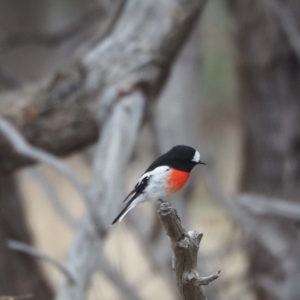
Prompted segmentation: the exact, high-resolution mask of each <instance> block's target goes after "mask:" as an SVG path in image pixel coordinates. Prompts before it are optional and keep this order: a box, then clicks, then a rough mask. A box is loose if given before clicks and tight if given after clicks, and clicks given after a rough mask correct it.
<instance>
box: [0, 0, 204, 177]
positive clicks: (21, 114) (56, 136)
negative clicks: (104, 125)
mask: <svg viewBox="0 0 300 300" xmlns="http://www.w3.org/2000/svg"><path fill="white" fill-rule="evenodd" d="M204 2H205V1H198V0H190V1H185V2H180V1H179V2H177V1H175V0H174V1H166V0H162V1H158V0H157V1H152V2H151V1H143V2H140V1H137V2H135V1H133V0H131V1H127V2H126V5H125V7H124V10H123V13H122V14H120V18H119V20H118V22H117V23H116V26H115V29H114V30H113V31H112V33H111V34H110V35H109V36H108V37H107V38H106V39H104V40H103V42H101V43H100V44H97V45H96V46H94V47H93V48H92V49H90V51H88V52H87V53H86V54H85V55H83V57H82V58H81V59H80V60H78V61H77V62H76V63H74V64H73V65H71V66H68V67H67V68H65V69H63V70H61V71H59V72H57V73H56V74H55V75H54V76H52V77H50V78H48V79H47V80H45V81H43V82H40V83H37V84H33V85H31V86H26V87H24V88H22V89H20V90H18V91H15V92H11V93H7V94H2V97H1V102H0V110H1V114H2V116H5V117H7V118H8V119H10V120H11V122H12V123H13V124H14V125H15V126H16V127H17V128H18V129H19V130H20V131H21V133H22V134H23V135H24V137H25V138H26V140H28V142H30V143H32V144H34V145H35V146H37V147H39V148H42V149H45V150H47V151H49V152H51V153H53V154H56V155H65V154H69V153H70V152H72V151H75V150H78V149H80V148H82V147H83V146H86V145H88V144H90V143H92V142H95V140H96V139H97V138H98V132H99V127H98V124H99V122H100V123H101V121H103V119H104V117H105V116H106V115H107V113H109V111H110V110H111V108H112V106H113V104H114V103H115V102H116V101H117V100H118V98H119V97H120V96H121V95H126V94H129V93H130V92H131V91H132V90H133V89H134V88H135V87H137V86H139V87H140V88H142V89H143V91H144V92H145V93H146V94H147V95H148V97H150V98H153V97H154V96H155V95H156V94H157V93H158V92H159V90H160V89H161V87H162V85H163V83H164V80H165V78H166V75H167V74H168V71H169V68H170V66H171V62H172V61H173V59H174V57H175V56H176V54H177V52H178V51H179V49H180V47H181V45H182V43H183V42H184V41H185V39H186V37H187V33H188V32H189V31H190V29H191V28H192V27H193V25H194V23H195V22H196V20H197V18H198V15H199V13H200V11H201V9H202V7H203V4H204ZM168 11H169V12H172V13H171V14H169V13H167V12H168ZM132 16H135V17H134V18H132ZM167 20H168V21H167ZM29 162H30V161H29V160H28V159H26V158H24V156H20V155H18V154H17V153H16V152H15V151H13V150H12V149H11V147H10V145H9V144H8V143H7V141H6V140H5V139H3V138H0V173H1V172H9V171H13V170H14V169H15V168H18V167H20V166H22V165H24V164H28V163H29Z"/></svg>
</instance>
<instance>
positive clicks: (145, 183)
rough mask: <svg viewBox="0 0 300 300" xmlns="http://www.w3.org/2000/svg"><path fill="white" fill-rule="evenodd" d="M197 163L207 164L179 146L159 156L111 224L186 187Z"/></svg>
mask: <svg viewBox="0 0 300 300" xmlns="http://www.w3.org/2000/svg"><path fill="white" fill-rule="evenodd" d="M198 164H203V165H205V163H204V162H203V161H201V160H200V152H199V151H197V150H195V149H194V148H192V147H189V146H185V145H177V146H175V147H173V148H172V149H171V150H169V151H168V152H166V153H165V154H163V155H161V156H159V157H158V158H157V159H156V160H155V161H154V162H153V163H152V164H151V165H150V166H149V168H148V169H147V170H146V171H145V172H144V174H143V175H142V176H141V177H140V179H139V180H138V181H137V183H136V185H135V187H134V188H133V190H132V191H131V192H130V193H129V194H128V195H127V197H126V198H125V199H124V200H123V202H126V201H128V203H127V204H126V206H125V207H124V209H123V210H122V211H121V212H120V213H119V215H118V216H117V217H116V218H115V219H114V221H113V222H112V224H111V225H113V224H115V223H116V222H118V221H122V220H123V218H124V217H125V216H126V215H127V214H128V213H129V211H130V210H132V209H133V208H134V207H135V206H136V205H137V204H138V203H142V202H146V201H148V202H155V201H160V202H164V199H166V198H168V197H169V196H171V195H172V194H174V193H176V192H178V191H179V190H181V189H182V188H183V187H184V185H185V184H186V182H187V181H188V179H189V177H190V173H191V171H192V169H193V168H194V167H195V166H196V165H198ZM130 197H131V198H130Z"/></svg>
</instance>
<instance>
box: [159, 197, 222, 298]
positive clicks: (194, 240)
mask: <svg viewBox="0 0 300 300" xmlns="http://www.w3.org/2000/svg"><path fill="white" fill-rule="evenodd" d="M158 215H159V218H160V220H161V221H162V223H163V225H164V228H165V230H166V233H167V235H168V236H169V238H170V241H171V246H172V250H173V254H174V256H173V272H174V275H175V278H176V283H177V288H178V291H179V294H180V296H181V298H182V299H183V300H196V299H197V300H205V299H206V297H205V294H204V292H203V289H202V287H201V286H202V285H207V284H209V283H210V282H212V281H213V280H215V279H217V278H218V277H219V274H220V271H219V272H217V273H216V274H213V275H211V276H208V277H199V275H198V272H197V255H198V250H199V245H200V241H201V239H202V237H203V234H202V233H198V232H196V231H189V232H187V231H186V229H185V228H184V227H183V226H182V224H181V221H180V219H179V217H178V215H177V212H176V210H175V209H174V208H173V207H172V206H171V205H170V204H169V203H167V202H165V203H162V204H161V205H160V208H159V210H158Z"/></svg>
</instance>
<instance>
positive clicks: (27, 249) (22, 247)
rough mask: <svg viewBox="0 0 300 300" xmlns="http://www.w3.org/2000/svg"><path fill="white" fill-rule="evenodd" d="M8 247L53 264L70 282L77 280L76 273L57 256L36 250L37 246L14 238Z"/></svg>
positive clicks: (8, 243)
mask: <svg viewBox="0 0 300 300" xmlns="http://www.w3.org/2000/svg"><path fill="white" fill-rule="evenodd" d="M7 247H8V248H9V249H11V250H15V251H19V252H23V253H26V254H28V255H30V256H33V257H35V258H38V259H41V260H43V261H45V262H48V263H50V264H52V265H53V266H55V267H56V268H57V269H58V270H60V271H61V272H62V273H63V274H64V275H65V276H66V278H67V279H68V280H69V281H70V282H72V283H73V284H74V283H75V282H76V277H75V275H74V274H73V273H72V272H71V271H70V270H69V269H68V268H67V267H66V266H64V265H63V264H62V263H61V262H59V261H58V260H56V259H55V258H53V257H51V256H49V255H47V254H44V253H41V252H40V251H38V250H36V249H35V248H33V247H31V246H30V245H28V244H25V243H22V242H18V241H14V240H9V241H8V242H7Z"/></svg>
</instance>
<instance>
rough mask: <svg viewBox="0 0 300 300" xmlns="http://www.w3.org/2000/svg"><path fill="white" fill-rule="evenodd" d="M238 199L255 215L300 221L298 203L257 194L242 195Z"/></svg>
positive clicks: (299, 206)
mask: <svg viewBox="0 0 300 300" xmlns="http://www.w3.org/2000/svg"><path fill="white" fill-rule="evenodd" d="M236 199H237V201H238V203H239V204H240V205H241V206H243V207H245V208H246V209H247V210H249V211H250V212H252V213H254V214H258V215H269V216H275V217H281V218H285V219H288V220H291V221H295V222H299V221H300V205H299V204H297V203H293V202H288V201H283V200H279V199H276V198H271V197H266V196H262V195H255V194H241V195H238V196H237V197H236Z"/></svg>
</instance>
